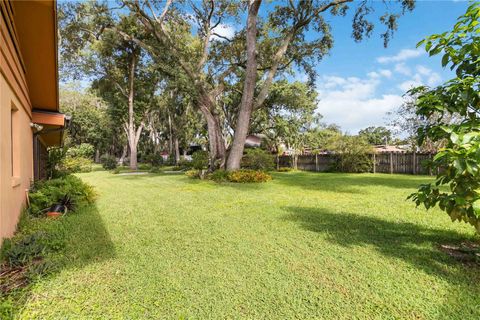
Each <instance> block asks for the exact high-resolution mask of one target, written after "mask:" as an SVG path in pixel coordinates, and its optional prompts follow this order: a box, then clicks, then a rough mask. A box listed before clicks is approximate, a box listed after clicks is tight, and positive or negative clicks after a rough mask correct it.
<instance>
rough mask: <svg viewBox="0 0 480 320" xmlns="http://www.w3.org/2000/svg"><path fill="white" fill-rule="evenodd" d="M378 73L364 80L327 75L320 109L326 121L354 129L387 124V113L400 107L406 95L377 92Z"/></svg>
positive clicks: (321, 89)
mask: <svg viewBox="0 0 480 320" xmlns="http://www.w3.org/2000/svg"><path fill="white" fill-rule="evenodd" d="M384 73H385V74H388V73H386V72H384ZM379 75H380V73H377V72H374V73H370V74H368V77H367V78H365V79H361V78H357V77H349V78H341V77H332V76H324V77H323V78H322V79H320V81H319V86H318V92H319V97H320V102H319V103H318V108H317V111H318V112H319V113H321V114H322V115H323V116H324V119H325V121H326V122H329V123H337V124H339V125H340V126H341V127H342V128H343V129H346V130H348V131H351V132H357V131H358V130H360V129H363V128H365V127H368V126H371V125H384V118H385V114H386V113H387V112H388V111H391V110H393V109H394V108H396V107H398V106H399V105H400V104H401V103H402V99H403V98H402V97H401V96H399V95H393V94H382V95H380V94H378V93H377V89H378V86H379V85H380V83H381V81H380V78H379Z"/></svg>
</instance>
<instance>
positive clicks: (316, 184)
mask: <svg viewBox="0 0 480 320" xmlns="http://www.w3.org/2000/svg"><path fill="white" fill-rule="evenodd" d="M274 178H275V180H277V181H279V183H281V184H285V185H288V186H296V187H301V188H305V189H311V190H322V191H329V192H341V193H360V194H361V193H367V191H366V190H362V189H361V187H371V186H382V187H387V188H396V189H416V188H418V186H419V185H420V184H423V183H428V182H431V181H432V179H433V178H432V177H429V176H413V175H399V174H395V175H388V174H381V173H378V174H372V173H364V174H354V173H320V172H319V173H317V172H303V171H302V172H288V173H275V174H274ZM359 187H360V188H359Z"/></svg>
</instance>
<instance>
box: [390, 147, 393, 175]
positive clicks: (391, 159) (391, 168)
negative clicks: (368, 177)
mask: <svg viewBox="0 0 480 320" xmlns="http://www.w3.org/2000/svg"><path fill="white" fill-rule="evenodd" d="M392 173H393V152H390V174H392Z"/></svg>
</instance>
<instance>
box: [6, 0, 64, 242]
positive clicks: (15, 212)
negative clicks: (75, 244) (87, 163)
mask: <svg viewBox="0 0 480 320" xmlns="http://www.w3.org/2000/svg"><path fill="white" fill-rule="evenodd" d="M56 31H57V29H56V3H55V1H54V0H36V1H0V244H1V242H2V239H4V238H6V237H10V236H12V235H13V233H14V232H15V229H16V224H17V223H18V219H19V216H20V214H21V212H22V208H23V207H25V206H26V203H27V191H28V189H29V188H30V186H31V183H32V181H33V179H34V162H35V157H34V148H33V147H34V146H33V144H34V130H39V129H38V128H39V127H41V128H45V129H53V128H63V126H64V116H63V115H62V114H60V113H59V112H58V73H57V52H56V51H57V47H56V44H57V36H56ZM32 123H36V124H38V125H39V126H37V128H36V129H34V128H33V127H32ZM44 133H45V134H44V135H43V136H42V137H40V135H39V136H37V140H36V141H39V143H42V144H43V146H44V148H43V149H42V150H45V147H47V146H53V145H59V144H60V143H61V140H62V138H61V137H62V136H63V135H62V134H61V133H60V132H59V131H56V132H52V131H51V130H50V131H48V130H44ZM37 150H38V148H37ZM37 163H38V161H37Z"/></svg>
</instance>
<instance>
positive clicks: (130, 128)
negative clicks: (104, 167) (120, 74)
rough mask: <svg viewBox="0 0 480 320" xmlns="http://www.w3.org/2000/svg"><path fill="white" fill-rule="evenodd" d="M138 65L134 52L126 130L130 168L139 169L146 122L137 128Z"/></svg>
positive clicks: (131, 65) (131, 64)
mask: <svg viewBox="0 0 480 320" xmlns="http://www.w3.org/2000/svg"><path fill="white" fill-rule="evenodd" d="M136 66H137V56H136V53H135V52H134V53H132V61H131V63H130V76H129V79H128V81H129V90H128V123H127V124H126V127H125V131H126V133H127V140H128V146H129V148H130V169H132V170H137V145H138V140H139V139H140V134H141V133H142V129H143V126H144V124H143V123H142V124H141V125H140V126H139V127H138V128H137V129H136V130H135V121H134V120H135V119H134V112H133V105H134V96H135V90H134V80H135V68H136Z"/></svg>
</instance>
